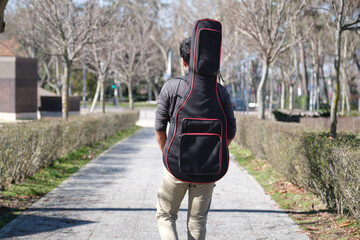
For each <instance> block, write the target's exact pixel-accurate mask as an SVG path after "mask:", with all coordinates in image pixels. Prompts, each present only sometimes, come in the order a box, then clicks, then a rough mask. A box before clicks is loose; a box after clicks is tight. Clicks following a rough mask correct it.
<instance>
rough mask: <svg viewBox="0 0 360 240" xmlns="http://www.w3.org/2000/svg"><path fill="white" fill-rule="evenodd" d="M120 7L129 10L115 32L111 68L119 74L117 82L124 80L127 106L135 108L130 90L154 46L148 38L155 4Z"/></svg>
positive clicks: (141, 72) (141, 73) (125, 10)
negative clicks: (126, 89) (125, 19)
mask: <svg viewBox="0 0 360 240" xmlns="http://www.w3.org/2000/svg"><path fill="white" fill-rule="evenodd" d="M122 8H124V9H122V11H123V12H126V13H127V14H129V19H130V20H129V21H125V22H123V23H122V27H123V30H122V31H118V32H117V34H116V41H115V42H116V43H117V47H116V48H117V49H122V50H121V51H115V52H114V59H113V64H112V69H113V70H114V71H115V72H117V73H118V74H119V77H120V78H119V80H120V82H123V83H125V84H126V86H127V88H128V93H129V105H130V109H133V108H134V98H133V90H134V87H135V85H136V82H137V81H138V80H139V78H140V77H141V76H143V72H144V68H145V66H146V62H147V61H149V58H150V57H151V51H153V50H154V49H157V47H156V46H155V45H154V42H153V41H152V40H151V39H150V36H151V35H152V34H151V32H152V29H153V27H154V23H155V22H154V21H153V18H155V16H153V13H154V5H153V4H152V3H140V2H139V1H135V2H134V3H128V4H127V5H126V6H122Z"/></svg>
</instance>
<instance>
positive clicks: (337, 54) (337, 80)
mask: <svg viewBox="0 0 360 240" xmlns="http://www.w3.org/2000/svg"><path fill="white" fill-rule="evenodd" d="M340 2H341V3H340V4H341V6H340V12H339V16H336V17H337V18H338V19H337V29H336V33H335V34H336V35H335V49H336V51H335V64H334V67H335V73H336V75H335V87H333V89H334V90H333V96H332V100H331V112H330V121H331V125H330V130H331V136H332V137H333V138H335V137H336V127H337V116H336V115H337V109H338V102H339V95H340V61H341V33H342V32H341V19H342V15H343V9H344V0H341V1H340Z"/></svg>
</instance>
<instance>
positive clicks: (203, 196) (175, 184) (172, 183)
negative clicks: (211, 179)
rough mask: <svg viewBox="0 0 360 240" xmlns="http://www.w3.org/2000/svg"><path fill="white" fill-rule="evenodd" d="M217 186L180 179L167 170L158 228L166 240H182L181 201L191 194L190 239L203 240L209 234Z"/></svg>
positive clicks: (161, 188)
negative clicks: (178, 229)
mask: <svg viewBox="0 0 360 240" xmlns="http://www.w3.org/2000/svg"><path fill="white" fill-rule="evenodd" d="M214 186H215V184H214V183H209V184H193V183H187V182H182V181H180V180H177V179H176V178H175V177H174V176H172V175H171V173H169V172H168V170H167V169H165V168H164V170H163V178H162V182H161V186H160V189H159V192H158V202H157V212H156V217H157V219H158V227H159V232H160V236H161V239H162V240H178V239H179V238H178V235H177V232H176V224H175V221H176V219H177V217H178V215H177V214H178V211H179V208H180V204H181V201H182V200H183V198H184V196H185V193H186V191H189V193H188V194H189V203H188V215H187V229H188V231H187V232H188V239H189V240H190V239H191V240H193V239H194V240H195V239H196V240H201V239H205V235H206V220H207V214H208V212H209V208H210V204H211V197H212V193H213V190H214Z"/></svg>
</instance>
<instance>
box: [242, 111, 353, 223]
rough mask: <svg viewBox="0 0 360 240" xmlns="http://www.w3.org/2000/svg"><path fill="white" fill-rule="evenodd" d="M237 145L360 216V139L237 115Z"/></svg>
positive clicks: (344, 210) (331, 204) (341, 209)
mask: <svg viewBox="0 0 360 240" xmlns="http://www.w3.org/2000/svg"><path fill="white" fill-rule="evenodd" d="M237 128H238V130H237V131H238V132H237V135H236V139H235V141H236V142H237V143H239V144H240V145H241V146H243V147H246V148H249V149H250V150H251V151H252V153H253V154H254V155H255V156H256V157H259V158H262V159H266V160H267V161H268V162H270V163H271V165H272V166H273V167H274V168H275V169H276V170H277V171H279V172H280V173H281V174H283V175H284V176H285V177H286V179H287V180H289V181H290V182H292V183H295V184H296V185H298V186H302V187H305V188H307V189H309V190H311V191H313V192H314V193H315V194H317V195H318V196H319V197H320V198H321V199H322V201H323V202H324V203H326V204H327V205H328V207H329V208H333V209H336V210H337V211H338V212H339V213H349V214H350V215H352V216H354V217H357V218H359V217H360V202H359V199H360V140H359V138H358V137H356V135H353V134H346V133H339V136H338V137H337V138H336V139H332V138H331V137H330V135H329V134H328V133H324V132H319V131H313V130H308V128H306V127H305V126H303V125H301V124H296V123H280V122H274V121H264V120H258V119H256V118H253V117H245V116H242V115H240V114H238V115H237Z"/></svg>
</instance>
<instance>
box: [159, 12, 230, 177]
mask: <svg viewBox="0 0 360 240" xmlns="http://www.w3.org/2000/svg"><path fill="white" fill-rule="evenodd" d="M221 31H222V29H221V23H220V22H218V21H215V20H211V19H201V20H198V21H196V22H195V23H194V26H193V30H192V36H191V53H190V63H189V74H188V79H187V85H186V90H185V94H184V96H183V98H182V99H181V100H180V101H179V102H178V104H177V105H176V107H175V109H174V114H173V116H172V118H171V121H170V123H171V124H170V128H169V134H168V138H167V142H166V144H165V149H164V154H163V161H164V165H165V166H166V168H167V169H168V170H169V172H171V173H172V175H173V176H174V177H176V178H177V179H179V180H182V181H185V182H192V183H211V182H215V181H217V180H219V179H220V178H221V177H223V176H224V175H225V173H226V172H227V169H228V166H229V154H228V148H227V145H226V139H227V136H226V135H227V121H226V116H225V113H224V110H223V108H222V105H221V102H220V99H219V94H218V90H217V89H218V88H217V74H218V72H219V68H220V56H221V35H222V33H221Z"/></svg>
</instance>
